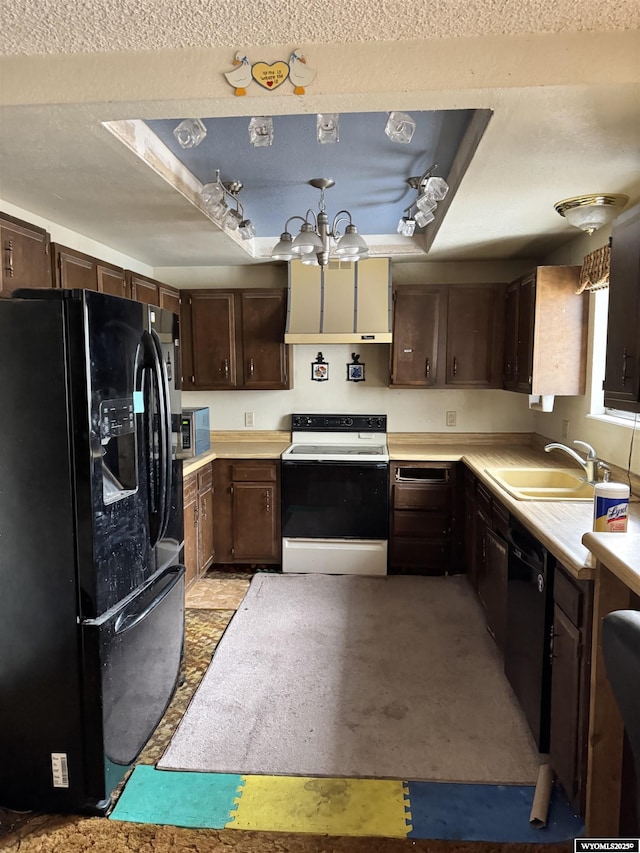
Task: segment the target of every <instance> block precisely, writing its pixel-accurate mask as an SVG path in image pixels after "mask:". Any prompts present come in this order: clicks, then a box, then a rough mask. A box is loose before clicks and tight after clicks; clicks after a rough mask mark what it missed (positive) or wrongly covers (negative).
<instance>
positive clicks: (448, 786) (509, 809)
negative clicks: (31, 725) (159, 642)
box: [110, 765, 584, 843]
mask: <svg viewBox="0 0 640 853" xmlns="http://www.w3.org/2000/svg"><path fill="white" fill-rule="evenodd" d="M534 790H535V789H534V787H533V786H527V787H522V786H516V785H469V784H456V783H440V782H401V781H395V780H389V779H330V778H311V777H301V776H238V775H232V774H219V773H187V772H176V771H169V770H156V768H155V767H150V766H145V765H138V766H137V767H136V768H135V770H134V771H133V773H132V774H131V776H130V778H129V780H128V782H127V784H126V786H125V789H124V791H123V792H122V794H121V795H120V798H119V799H118V802H117V804H116V806H115V809H114V810H113V812H112V813H111V815H110V817H111V819H112V820H123V821H131V822H135V823H159V824H169V825H173V826H187V827H191V828H194V827H195V828H198V827H202V828H211V829H224V828H226V829H244V830H264V831H272V832H308V833H321V834H327V835H365V836H367V835H368V836H387V837H394V838H421V839H429V838H432V839H444V840H447V839H448V840H467V841H495V842H536V843H551V842H556V841H566V840H569V839H573V838H576V837H579V836H580V835H581V834H582V832H583V829H584V827H583V824H582V821H581V820H580V818H579V817H578V816H577V815H576V814H575V813H574V811H573V809H572V808H571V806H570V805H569V803H568V802H567V801H566V800H565V798H564V796H563V792H562V789H561V788H559V787H558V786H556V787H555V788H554V792H553V796H552V799H551V803H550V807H549V815H548V822H547V826H546V827H545V828H543V829H535V828H533V827H532V826H531V825H530V823H529V814H530V811H531V804H532V801H533V794H534Z"/></svg>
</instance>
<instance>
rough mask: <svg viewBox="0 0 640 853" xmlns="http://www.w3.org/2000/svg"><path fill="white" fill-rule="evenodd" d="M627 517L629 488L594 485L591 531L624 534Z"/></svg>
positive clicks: (604, 484)
mask: <svg viewBox="0 0 640 853" xmlns="http://www.w3.org/2000/svg"><path fill="white" fill-rule="evenodd" d="M628 517H629V486H626V485H625V484H624V483H609V482H604V483H596V484H595V486H594V487H593V529H594V530H596V531H597V532H598V533H624V532H625V531H626V529H627V518H628Z"/></svg>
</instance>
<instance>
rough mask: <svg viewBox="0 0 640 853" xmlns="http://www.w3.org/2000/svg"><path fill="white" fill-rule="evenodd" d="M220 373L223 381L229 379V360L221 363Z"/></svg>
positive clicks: (226, 359)
mask: <svg viewBox="0 0 640 853" xmlns="http://www.w3.org/2000/svg"><path fill="white" fill-rule="evenodd" d="M222 373H223V375H224V378H225V379H228V378H229V359H228V358H225V359H223V361H222Z"/></svg>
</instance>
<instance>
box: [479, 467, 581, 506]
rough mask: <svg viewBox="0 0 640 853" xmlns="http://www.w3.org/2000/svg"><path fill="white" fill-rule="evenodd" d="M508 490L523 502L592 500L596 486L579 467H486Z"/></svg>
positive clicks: (488, 472)
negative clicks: (581, 476) (594, 486)
mask: <svg viewBox="0 0 640 853" xmlns="http://www.w3.org/2000/svg"><path fill="white" fill-rule="evenodd" d="M485 472H486V473H487V474H488V475H489V476H490V477H491V478H492V479H493V480H495V482H496V483H497V484H498V485H499V486H501V487H502V488H503V489H504V490H505V492H507V493H508V494H510V495H511V496H512V497H514V498H515V499H516V500H519V501H590V500H593V486H592V485H591V484H590V483H585V482H584V481H583V480H581V479H580V472H579V470H578V469H576V468H485Z"/></svg>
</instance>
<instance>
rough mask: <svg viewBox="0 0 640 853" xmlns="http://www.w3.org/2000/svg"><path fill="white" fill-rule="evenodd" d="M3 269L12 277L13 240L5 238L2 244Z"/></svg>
mask: <svg viewBox="0 0 640 853" xmlns="http://www.w3.org/2000/svg"><path fill="white" fill-rule="evenodd" d="M4 271H5V272H6V274H7V275H8V276H9V278H13V240H7V242H6V243H5V245H4Z"/></svg>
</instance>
